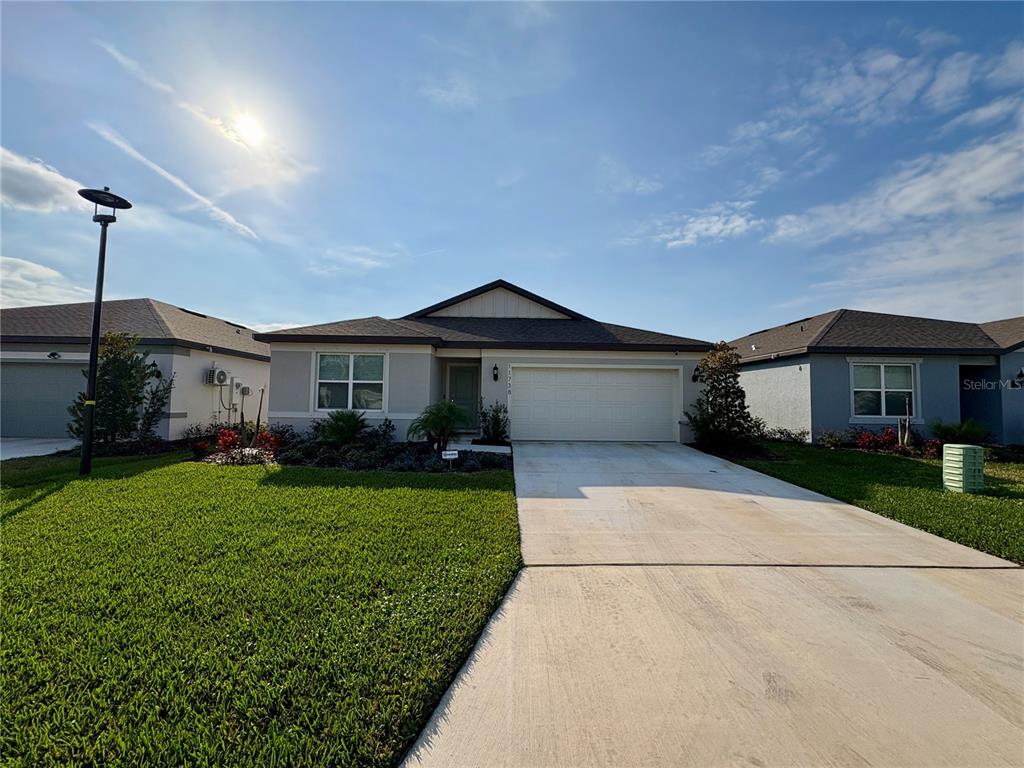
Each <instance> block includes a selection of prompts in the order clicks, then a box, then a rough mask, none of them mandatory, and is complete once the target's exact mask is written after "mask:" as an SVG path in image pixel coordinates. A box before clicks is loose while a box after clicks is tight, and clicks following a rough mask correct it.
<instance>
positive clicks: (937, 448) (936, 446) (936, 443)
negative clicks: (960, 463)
mask: <svg viewBox="0 0 1024 768" xmlns="http://www.w3.org/2000/svg"><path fill="white" fill-rule="evenodd" d="M921 456H922V457H924V458H926V459H937V458H939V457H941V456H942V441H941V440H936V439H934V438H932V439H931V440H925V441H924V442H923V443H921Z"/></svg>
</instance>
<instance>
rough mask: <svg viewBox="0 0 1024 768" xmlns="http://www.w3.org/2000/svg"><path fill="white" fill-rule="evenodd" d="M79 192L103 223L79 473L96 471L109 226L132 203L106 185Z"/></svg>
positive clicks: (94, 214) (86, 473) (101, 224)
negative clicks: (94, 433)
mask: <svg viewBox="0 0 1024 768" xmlns="http://www.w3.org/2000/svg"><path fill="white" fill-rule="evenodd" d="M78 194H80V195H81V196H82V197H84V198H85V199H86V200H88V201H89V202H90V203H92V204H93V205H94V208H93V217H92V220H93V221H95V222H96V223H97V224H99V225H100V261H99V265H98V266H97V268H96V298H95V300H94V301H93V305H92V339H91V340H90V342H89V379H88V381H87V383H86V385H85V425H84V428H83V429H82V463H81V464H80V465H79V468H78V474H79V475H88V474H89V473H90V472H92V426H93V419H94V417H95V416H96V366H97V363H98V361H99V354H100V310H101V309H102V307H103V267H104V265H105V263H106V260H107V226H108V225H110V224H113V223H114V222H115V221H117V217H116V216H114V211H115V210H117V209H122V210H127V209H128V208H131V207H132V204H131V203H129V202H128V201H127V200H125V199H124V198H123V197H118V196H117V195H115V194H114V193H113V192H111V191H110V187H104V188H103V189H80V190H78ZM100 206H103V207H104V208H109V209H110V213H100Z"/></svg>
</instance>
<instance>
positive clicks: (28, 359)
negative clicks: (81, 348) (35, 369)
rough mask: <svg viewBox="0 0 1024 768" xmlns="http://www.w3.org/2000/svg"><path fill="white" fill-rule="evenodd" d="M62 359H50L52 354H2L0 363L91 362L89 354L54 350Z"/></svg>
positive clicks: (0, 353)
mask: <svg viewBox="0 0 1024 768" xmlns="http://www.w3.org/2000/svg"><path fill="white" fill-rule="evenodd" d="M53 352H57V353H58V354H59V355H60V357H58V358H56V359H54V358H51V357H49V355H50V352H0V362H12V363H17V362H21V363H87V362H89V353H88V352H61V351H60V350H59V349H55V350H53Z"/></svg>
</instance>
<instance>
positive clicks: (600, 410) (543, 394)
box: [509, 367, 679, 441]
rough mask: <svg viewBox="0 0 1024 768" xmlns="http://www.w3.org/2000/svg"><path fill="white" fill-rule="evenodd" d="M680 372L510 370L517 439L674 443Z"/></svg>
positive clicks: (616, 369)
mask: <svg viewBox="0 0 1024 768" xmlns="http://www.w3.org/2000/svg"><path fill="white" fill-rule="evenodd" d="M678 379H679V374H678V371H676V370H665V369H658V370H650V369H646V370H645V369H641V368H519V367H514V368H513V369H512V402H511V407H510V409H509V410H510V413H509V416H510V418H511V421H512V437H513V439H516V440H643V441H655V440H675V439H676V426H677V422H678V420H679V416H678V414H677V412H676V402H677V398H676V386H677V383H678Z"/></svg>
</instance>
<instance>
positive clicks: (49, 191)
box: [0, 147, 89, 213]
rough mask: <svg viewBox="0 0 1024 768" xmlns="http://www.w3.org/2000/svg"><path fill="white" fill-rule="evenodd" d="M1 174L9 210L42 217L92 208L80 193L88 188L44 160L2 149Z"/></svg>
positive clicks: (1, 194)
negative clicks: (82, 189)
mask: <svg viewBox="0 0 1024 768" xmlns="http://www.w3.org/2000/svg"><path fill="white" fill-rule="evenodd" d="M0 170H2V171H3V172H2V173H0V201H2V203H3V205H5V206H7V207H8V208H17V209H20V210H24V211H36V212H38V213H50V212H51V211H68V210H86V209H88V208H89V204H88V203H87V202H86V201H85V200H83V199H82V198H81V197H79V196H78V190H79V189H81V188H82V187H84V186H85V185H84V184H80V183H79V182H77V181H75V180H74V179H69V178H68V177H67V176H64V175H63V174H62V173H61V172H60V171H58V170H57V169H56V168H53V167H52V166H49V165H47V164H46V163H44V162H43V161H42V160H37V159H33V158H28V157H23V156H22V155H19V154H17V153H16V152H12V151H11V150H9V149H7V148H6V147H0Z"/></svg>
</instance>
